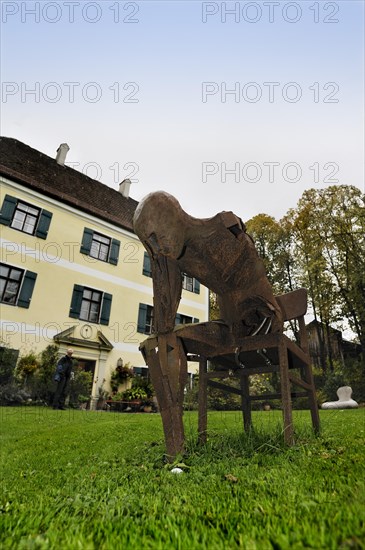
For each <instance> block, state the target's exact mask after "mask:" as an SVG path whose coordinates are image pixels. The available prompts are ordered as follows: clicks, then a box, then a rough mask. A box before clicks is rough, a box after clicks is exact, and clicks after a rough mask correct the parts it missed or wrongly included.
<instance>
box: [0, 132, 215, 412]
mask: <svg viewBox="0 0 365 550" xmlns="http://www.w3.org/2000/svg"><path fill="white" fill-rule="evenodd" d="M0 149H1V151H2V152H1V153H0V178H1V197H0V206H1V217H0V222H1V224H0V229H1V339H2V341H3V342H4V343H5V344H6V346H8V347H10V348H12V349H15V350H19V353H20V355H24V354H28V353H30V352H35V353H39V352H41V351H42V350H43V349H44V348H45V347H46V346H47V345H49V344H54V343H57V344H58V345H59V352H60V356H61V355H64V353H65V351H66V349H67V348H68V347H72V348H73V349H74V357H75V358H76V359H77V360H78V362H79V364H80V365H81V366H83V367H84V368H85V369H86V370H89V371H92V372H93V386H92V395H91V398H92V399H91V407H94V406H95V403H96V401H97V397H98V389H99V387H100V386H101V385H102V384H103V387H105V388H106V389H108V387H109V380H110V376H111V373H112V372H113V371H114V369H115V368H116V366H117V363H118V360H120V359H122V360H123V362H124V364H126V363H130V365H131V366H133V367H137V368H138V367H144V366H145V365H144V362H143V358H142V355H141V353H140V352H139V350H138V346H139V343H140V342H141V341H142V340H144V339H145V338H146V337H147V336H146V335H148V334H149V333H150V332H151V331H152V327H153V292H152V279H151V276H150V266H149V259H148V256H147V254H146V253H145V249H144V247H143V245H142V244H141V243H140V241H139V240H138V238H137V236H136V235H135V234H134V233H133V227H132V218H133V213H134V210H135V208H136V206H137V204H138V203H137V202H136V201H134V200H133V199H132V198H130V197H128V196H127V195H126V193H125V188H124V187H123V185H122V186H121V191H117V190H114V189H111V188H110V187H108V186H105V185H103V184H102V183H100V182H98V181H96V180H92V179H91V178H89V177H87V176H85V175H84V174H81V173H80V172H77V171H76V170H73V169H72V168H70V167H67V166H65V164H64V163H63V162H62V159H61V161H60V159H58V160H56V159H51V158H50V157H48V156H46V155H44V154H42V153H40V152H39V151H36V150H34V149H32V148H31V147H29V146H27V145H25V144H23V143H21V142H19V141H17V140H14V139H11V138H1V141H0ZM63 161H64V159H63ZM208 304H209V298H208V290H207V289H206V288H205V287H203V286H201V285H200V284H199V283H198V281H196V280H194V279H191V278H190V277H187V276H184V280H183V291H182V299H181V302H180V307H179V311H178V315H177V321H176V322H177V323H184V322H197V321H198V320H199V321H204V320H206V319H207V318H208ZM189 369H190V370H191V371H194V365H193V364H192V365H191V366H190V367H189Z"/></svg>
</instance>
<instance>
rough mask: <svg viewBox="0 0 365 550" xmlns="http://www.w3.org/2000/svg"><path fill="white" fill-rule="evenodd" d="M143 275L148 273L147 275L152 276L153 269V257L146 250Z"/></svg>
mask: <svg viewBox="0 0 365 550" xmlns="http://www.w3.org/2000/svg"><path fill="white" fill-rule="evenodd" d="M142 273H143V275H147V277H152V269H151V258H150V257H149V255H148V253H147V252H145V253H144V256H143V272H142Z"/></svg>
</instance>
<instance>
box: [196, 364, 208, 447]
mask: <svg viewBox="0 0 365 550" xmlns="http://www.w3.org/2000/svg"><path fill="white" fill-rule="evenodd" d="M206 374H207V360H206V358H205V357H203V356H201V357H200V360H199V398H198V400H199V412H198V436H199V442H200V443H206V441H207V426H208V379H207V377H206Z"/></svg>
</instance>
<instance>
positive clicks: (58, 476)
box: [0, 407, 365, 550]
mask: <svg viewBox="0 0 365 550" xmlns="http://www.w3.org/2000/svg"><path fill="white" fill-rule="evenodd" d="M184 418H185V426H186V434H187V454H186V456H184V457H183V458H180V462H182V463H183V464H181V468H182V469H183V470H184V471H183V473H182V474H173V473H171V471H170V470H171V468H172V466H171V465H169V464H165V462H164V443H163V434H162V426H161V419H160V416H159V415H158V414H120V413H109V412H107V413H105V412H88V411H75V410H69V411H53V410H50V409H41V408H34V407H23V408H10V407H9V408H2V409H0V419H1V428H2V429H1V480H2V486H1V489H2V495H1V502H0V507H1V508H0V522H1V525H0V547H1V548H3V549H8V548H9V549H10V548H14V549H15V548H16V549H48V548H55V549H57V550H63V549H70V550H77V549H90V550H91V549H108V550H109V549H113V550H114V549H116V550H119V549H121V550H130V549H132V550H134V549H143V550H144V549H161V550H168V549H180V550H191V549H199V550H200V549H209V550H218V549H224V550H231V549H235V548H243V549H247V550H254V549H257V550H266V549H289V548H290V549H301V548H316V549H321V548H323V549H333V550H337V549H364V548H365V542H364V541H365V527H364V519H365V494H364V493H365V491H364V462H365V460H364V435H365V410H364V409H358V410H345V411H321V422H322V433H321V436H320V437H315V436H314V435H313V434H312V432H311V429H310V415H309V412H307V411H295V412H294V422H295V427H296V433H297V443H296V445H295V446H294V447H292V448H285V447H284V445H283V443H282V434H281V413H280V412H279V411H269V412H255V413H253V422H254V425H255V431H254V432H253V433H251V434H249V435H245V434H244V433H243V430H242V419H241V415H240V413H238V412H211V413H209V418H208V429H209V440H208V443H207V445H206V446H205V447H199V446H198V445H197V444H196V428H197V414H196V413H195V412H188V413H185V417H184Z"/></svg>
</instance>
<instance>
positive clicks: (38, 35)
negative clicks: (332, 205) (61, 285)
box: [0, 0, 364, 220]
mask: <svg viewBox="0 0 365 550" xmlns="http://www.w3.org/2000/svg"><path fill="white" fill-rule="evenodd" d="M1 31H2V32H1V52H2V53H1V80H2V86H1V91H2V95H1V102H0V106H1V135H3V136H8V137H13V138H16V139H18V140H20V141H23V142H25V143H27V144H28V145H30V146H31V147H33V148H35V149H37V150H39V151H42V152H43V153H45V154H47V155H49V156H51V157H55V155H56V150H57V148H58V146H59V145H60V144H61V143H67V144H68V145H69V147H70V151H69V153H68V155H67V159H66V164H68V165H70V166H73V167H74V168H75V169H77V170H80V171H82V172H84V173H86V174H87V175H89V176H90V177H93V178H95V179H98V180H100V181H102V182H103V183H105V184H106V185H108V186H111V187H113V188H115V189H118V184H119V182H121V181H122V180H123V179H124V178H127V177H129V178H130V179H131V180H132V186H131V190H130V195H131V196H132V197H133V198H135V199H136V200H140V199H142V198H143V197H144V196H145V195H146V194H148V193H149V192H151V191H157V190H164V191H167V192H168V193H171V194H172V195H174V196H175V197H176V198H177V199H178V200H179V201H180V203H181V205H182V207H183V208H184V210H186V211H187V212H188V213H189V214H191V215H192V216H195V217H198V218H207V217H211V216H213V215H215V214H216V213H217V212H220V211H222V210H232V211H233V212H235V213H236V214H237V215H239V216H240V217H241V218H242V219H243V220H248V219H250V218H252V217H253V216H255V215H256V214H259V213H262V212H263V213H266V214H269V215H271V216H273V217H275V218H276V219H280V218H281V217H282V216H284V215H285V214H286V212H287V211H288V209H290V208H294V207H295V206H296V204H297V202H298V200H299V198H300V197H301V195H302V193H303V191H304V190H305V189H309V188H313V187H314V188H324V187H327V186H329V185H337V184H347V185H355V186H357V187H359V188H360V189H362V190H363V189H364V54H363V52H364V2H363V1H362V0H358V1H351V0H346V1H336V2H328V1H323V0H321V1H317V2H315V1H313V0H310V1H297V2H279V1H257V2H221V1H219V2H200V1H195V0H193V1H184V2H180V1H169V0H165V1H160V2H156V1H154V0H147V1H136V2H124V1H115V0H114V1H108V0H103V1H99V2H89V1H83V0H79V1H72V0H69V1H64V2H63V1H57V2H51V1H43V2H24V1H17V2H15V1H2V2H1Z"/></svg>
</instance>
